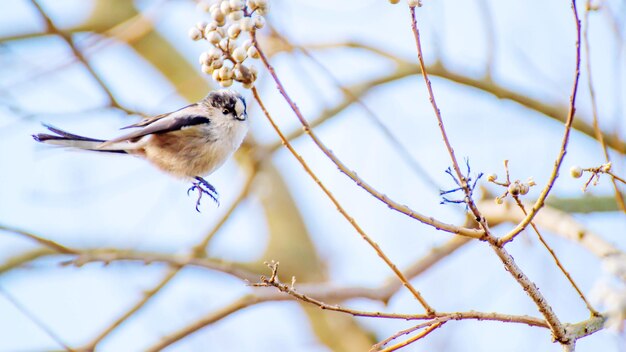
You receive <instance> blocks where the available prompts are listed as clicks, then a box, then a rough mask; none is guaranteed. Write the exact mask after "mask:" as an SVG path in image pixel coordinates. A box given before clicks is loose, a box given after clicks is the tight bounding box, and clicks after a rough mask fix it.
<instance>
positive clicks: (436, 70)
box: [287, 42, 626, 154]
mask: <svg viewBox="0 0 626 352" xmlns="http://www.w3.org/2000/svg"><path fill="white" fill-rule="evenodd" d="M305 47H307V48H315V49H319V50H322V49H333V48H354V49H361V50H367V51H370V52H373V53H379V52H383V51H382V50H381V49H377V48H375V47H372V46H369V45H366V44H362V43H358V42H340V43H331V44H324V45H314V46H312V45H307V46H305ZM384 56H385V57H392V58H393V61H394V62H396V63H398V65H397V67H396V70H395V71H394V72H393V73H391V74H389V75H387V76H384V77H381V78H378V79H375V80H372V81H371V82H364V83H363V84H362V85H353V86H351V87H347V89H350V90H352V91H353V92H354V94H355V95H357V96H362V95H363V94H365V93H366V92H368V91H369V90H371V89H372V88H374V87H377V86H379V85H383V84H385V83H389V82H393V81H396V80H400V79H403V78H406V77H409V76H413V75H416V74H420V73H421V71H420V68H419V65H417V64H413V63H410V62H408V61H405V60H402V59H400V58H397V57H395V56H393V55H391V54H388V53H385V55H384ZM426 70H427V72H428V74H429V75H432V76H437V77H440V78H443V79H446V80H448V81H452V82H455V83H458V84H461V85H464V86H467V87H470V88H475V89H478V90H480V91H482V92H484V93H488V94H491V95H493V96H495V97H497V98H499V99H505V100H510V101H513V102H515V103H518V104H520V105H522V106H524V107H526V108H527V109H530V110H534V111H536V112H538V113H540V114H542V115H545V116H547V117H549V118H551V119H554V120H555V121H558V122H561V123H565V122H566V120H567V118H566V117H567V115H568V106H563V105H562V104H559V103H554V102H544V101H540V100H537V99H534V98H531V97H530V96H528V95H527V94H525V93H524V92H522V91H519V90H513V89H511V88H507V87H505V86H504V85H500V84H498V83H496V82H494V81H493V80H491V79H490V78H489V77H488V76H485V77H482V78H473V77H471V76H468V75H464V74H461V73H457V72H453V71H451V70H449V69H448V68H446V67H445V66H444V65H443V64H442V63H441V62H435V63H433V64H431V65H427V66H426ZM360 89H363V92H362V93H361V92H359V90H360ZM353 102H354V101H349V100H348V99H346V102H342V103H340V105H338V106H337V108H339V107H341V106H342V105H343V104H346V103H347V105H348V106H349V105H350V104H352V103H353ZM343 109H345V107H342V108H341V109H340V111H341V110H343ZM325 115H326V114H324V113H322V116H325ZM578 115H579V116H580V118H578V119H575V120H574V121H573V123H572V128H573V129H575V130H577V131H579V132H581V133H583V134H585V135H587V136H589V137H591V138H594V139H596V134H595V132H594V128H593V126H592V125H591V124H589V123H587V122H586V121H589V120H591V118H590V117H586V116H582V115H581V114H580V113H579V114H578ZM331 116H332V115H331ZM318 119H319V118H318ZM318 119H314V120H312V122H311V126H313V127H315V126H317V125H319V124H321V123H322V122H325V121H326V120H327V119H328V118H326V119H320V121H319V122H318V121H317V120H318ZM302 134H304V132H303V131H302V130H301V129H300V130H298V131H294V132H291V133H288V134H287V135H288V136H289V137H290V139H292V138H296V137H299V136H301V135H302ZM602 135H603V137H604V140H605V142H606V145H607V146H608V147H609V148H611V149H613V150H615V151H616V152H618V153H620V154H624V153H626V142H625V141H623V140H622V139H620V138H619V136H617V135H615V134H614V133H611V132H606V131H603V132H602Z"/></svg>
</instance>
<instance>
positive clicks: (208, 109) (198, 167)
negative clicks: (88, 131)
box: [33, 90, 248, 210]
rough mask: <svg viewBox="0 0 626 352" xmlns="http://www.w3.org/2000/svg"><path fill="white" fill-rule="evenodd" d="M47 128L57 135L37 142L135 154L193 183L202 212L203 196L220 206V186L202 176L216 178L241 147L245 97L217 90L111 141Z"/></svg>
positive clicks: (245, 127)
mask: <svg viewBox="0 0 626 352" xmlns="http://www.w3.org/2000/svg"><path fill="white" fill-rule="evenodd" d="M44 126H45V127H46V128H48V130H50V131H51V132H53V133H54V134H46V133H39V134H34V135H33V138H34V139H35V140H36V141H38V142H43V143H47V144H53V145H59V146H64V147H73V148H79V149H85V150H91V151H97V152H107V153H125V154H130V155H135V156H139V157H141V158H144V159H146V160H148V161H149V162H151V163H152V164H154V165H155V166H156V167H158V168H159V169H161V170H163V171H165V172H167V173H169V174H171V175H174V176H177V177H181V178H186V179H191V180H193V181H192V184H193V185H192V186H191V188H189V190H188V191H187V193H189V192H191V191H194V190H197V191H198V200H197V202H196V210H198V206H199V205H200V199H201V198H202V195H203V194H207V195H209V196H210V197H211V198H212V199H213V200H214V201H216V202H217V196H218V194H217V191H216V190H215V187H213V186H212V185H211V184H210V183H208V182H207V181H206V180H205V179H203V178H202V177H201V176H203V175H208V174H211V173H212V172H213V171H215V170H216V169H217V168H219V167H220V166H221V165H222V164H224V162H225V161H226V159H227V158H228V157H229V156H230V155H232V154H233V152H235V150H237V148H239V146H240V145H241V142H242V141H243V139H244V137H245V136H246V133H247V131H248V120H247V113H246V101H245V100H244V98H243V97H242V96H241V95H240V94H239V93H237V92H235V91H232V90H218V91H214V92H211V93H209V94H208V95H207V96H206V97H205V98H204V99H202V100H201V101H199V102H197V103H195V104H191V105H188V106H185V107H184V108H181V109H179V110H176V111H174V112H170V113H167V114H162V115H158V116H154V117H148V118H145V119H143V120H142V121H140V122H138V123H136V124H133V125H130V126H126V127H123V129H126V128H132V129H135V130H134V131H133V132H131V133H128V134H124V135H122V136H119V137H117V138H113V139H109V140H103V139H95V138H88V137H82V136H78V135H75V134H71V133H68V132H65V131H63V130H60V129H58V128H55V127H52V126H50V125H45V124H44Z"/></svg>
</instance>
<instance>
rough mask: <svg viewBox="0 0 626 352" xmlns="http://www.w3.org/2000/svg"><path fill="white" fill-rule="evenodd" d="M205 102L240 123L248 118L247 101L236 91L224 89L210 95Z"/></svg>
mask: <svg viewBox="0 0 626 352" xmlns="http://www.w3.org/2000/svg"><path fill="white" fill-rule="evenodd" d="M204 102H205V103H206V104H207V105H209V106H211V107H213V108H215V109H218V110H220V111H222V113H223V114H224V115H232V116H233V117H234V118H235V119H237V120H239V121H244V120H245V119H246V117H247V116H248V113H247V111H246V101H245V99H244V98H243V97H242V96H241V94H239V93H238V92H236V91H234V90H229V89H222V90H216V91H213V92H211V93H209V94H208V95H207V96H206V97H205V98H204Z"/></svg>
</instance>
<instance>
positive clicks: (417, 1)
mask: <svg viewBox="0 0 626 352" xmlns="http://www.w3.org/2000/svg"><path fill="white" fill-rule="evenodd" d="M389 2H390V3H392V4H397V3H399V2H400V0H389ZM407 2H408V3H409V6H410V7H422V1H421V0H407Z"/></svg>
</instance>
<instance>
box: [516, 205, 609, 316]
mask: <svg viewBox="0 0 626 352" xmlns="http://www.w3.org/2000/svg"><path fill="white" fill-rule="evenodd" d="M513 199H515V202H516V203H517V206H518V207H519V208H520V209H521V210H522V212H523V213H524V215H528V213H527V212H526V208H525V207H524V204H522V201H521V200H520V199H519V197H518V196H515V195H514V196H513ZM530 226H532V228H533V230H535V233H536V234H537V237H538V238H539V241H540V242H541V244H542V245H543V246H544V247H545V248H546V249H547V250H548V252H549V253H550V256H552V259H554V262H555V263H556V266H558V267H559V269H560V270H561V272H562V273H563V275H565V277H566V278H567V280H568V281H569V282H570V284H571V285H572V286H573V287H574V289H575V290H576V292H577V293H578V296H580V298H581V299H582V300H583V302H585V305H586V306H587V309H588V310H589V312H590V313H591V316H594V317H597V316H600V313H598V311H597V310H595V309H594V308H593V306H592V305H591V303H589V301H587V298H585V295H584V294H583V292H582V291H581V290H580V288H578V285H576V282H574V279H573V278H572V276H571V275H570V273H569V272H568V271H567V270H565V267H564V266H563V264H562V263H561V261H560V260H559V258H558V257H557V256H556V253H555V252H554V250H553V249H552V248H551V247H550V246H549V245H548V243H547V242H546V240H545V239H544V238H543V236H542V235H541V232H539V229H538V228H537V226H536V225H535V223H534V222H533V221H531V222H530Z"/></svg>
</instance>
